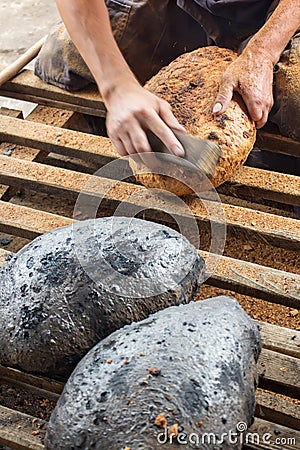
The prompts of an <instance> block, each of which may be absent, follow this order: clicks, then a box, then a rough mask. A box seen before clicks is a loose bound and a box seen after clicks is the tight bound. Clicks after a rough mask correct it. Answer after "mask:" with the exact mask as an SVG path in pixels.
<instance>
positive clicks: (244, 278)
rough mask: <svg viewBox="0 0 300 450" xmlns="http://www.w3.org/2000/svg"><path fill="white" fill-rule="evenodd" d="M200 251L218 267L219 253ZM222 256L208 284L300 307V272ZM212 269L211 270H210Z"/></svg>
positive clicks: (207, 261)
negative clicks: (215, 262) (291, 271)
mask: <svg viewBox="0 0 300 450" xmlns="http://www.w3.org/2000/svg"><path fill="white" fill-rule="evenodd" d="M200 254H201V255H202V256H203V258H204V259H205V260H206V263H207V266H208V269H209V266H210V264H212V267H214V264H213V261H214V259H213V258H218V256H216V255H214V256H212V255H209V253H208V252H204V251H202V250H201V251H200ZM209 257H210V259H211V260H212V262H211V263H209V260H208V258H209ZM219 258H220V259H219V262H218V265H217V267H214V272H213V273H212V274H211V276H210V278H209V279H208V280H207V281H206V283H207V284H209V285H211V286H215V287H219V288H223V289H228V290H233V291H235V292H239V293H240V294H244V295H249V296H250V297H256V298H261V299H263V300H267V301H269V302H272V303H279V304H283V305H285V306H290V307H291V308H299V307H300V276H299V275H296V274H292V273H289V272H284V271H281V270H276V269H273V268H271V267H265V266H261V265H259V264H254V263H250V262H246V261H242V260H237V259H234V258H229V257H228V256H221V257H219ZM208 272H209V273H210V271H209V270H208ZM293 349H294V347H293ZM299 350H300V349H299ZM294 351H295V349H294Z"/></svg>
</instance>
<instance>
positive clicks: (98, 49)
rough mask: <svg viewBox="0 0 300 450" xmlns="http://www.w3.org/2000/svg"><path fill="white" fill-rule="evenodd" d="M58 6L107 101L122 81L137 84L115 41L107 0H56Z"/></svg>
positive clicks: (72, 37)
mask: <svg viewBox="0 0 300 450" xmlns="http://www.w3.org/2000/svg"><path fill="white" fill-rule="evenodd" d="M56 3H57V6H58V9H59V12H60V14H61V17H62V19H63V21H64V23H65V25H66V28H67V30H68V32H69V34H70V36H71V39H72V40H73V42H74V44H75V45H76V47H77V49H78V50H79V52H80V54H81V55H82V57H83V59H84V60H85V62H86V64H87V65H88V67H89V69H90V70H91V72H92V74H93V76H94V78H95V80H96V82H97V84H98V87H99V90H100V92H101V94H102V95H103V97H104V98H106V97H109V95H110V94H111V92H112V91H113V90H114V89H115V88H116V87H117V86H118V85H120V84H122V82H123V83H125V82H128V81H132V82H136V80H135V78H134V75H133V74H132V72H131V71H130V69H129V67H128V65H127V63H126V61H125V60H124V58H123V55H122V54H121V52H120V50H119V48H118V46H117V44H116V42H115V40H114V37H113V34H112V30H111V26H110V20H109V15H108V11H107V8H106V5H105V3H104V0H56ZM125 80H126V81H125Z"/></svg>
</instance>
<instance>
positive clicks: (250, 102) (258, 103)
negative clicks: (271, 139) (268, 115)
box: [242, 95, 265, 123]
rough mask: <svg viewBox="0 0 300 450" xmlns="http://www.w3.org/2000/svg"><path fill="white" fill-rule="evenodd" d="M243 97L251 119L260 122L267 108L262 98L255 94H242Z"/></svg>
mask: <svg viewBox="0 0 300 450" xmlns="http://www.w3.org/2000/svg"><path fill="white" fill-rule="evenodd" d="M242 97H243V100H244V102H245V104H246V106H247V109H248V112H249V115H250V117H251V119H252V120H254V122H256V123H259V122H260V121H261V120H262V118H263V114H264V110H265V107H264V105H263V102H262V100H261V99H260V98H258V97H257V96H255V95H252V96H251V97H250V96H248V95H242Z"/></svg>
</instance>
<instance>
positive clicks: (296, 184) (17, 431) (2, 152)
mask: <svg viewBox="0 0 300 450" xmlns="http://www.w3.org/2000/svg"><path fill="white" fill-rule="evenodd" d="M0 95H1V96H7V97H10V98H17V99H21V100H25V101H32V102H36V103H38V106H37V107H36V108H35V109H34V111H33V112H32V113H31V114H30V115H29V116H28V117H27V118H26V120H24V119H22V118H21V116H20V113H19V112H16V111H13V110H6V109H2V111H1V113H2V115H1V116H0V183H2V185H1V186H0V232H4V233H8V234H12V235H15V236H18V237H22V238H26V239H30V240H31V239H34V238H35V237H36V236H39V235H41V234H43V233H45V232H47V231H49V230H51V229H53V228H56V227H59V226H63V225H68V224H70V223H72V219H71V218H69V217H64V216H62V215H55V214H52V213H49V212H45V211H42V210H39V209H36V208H34V207H28V206H21V205H17V204H14V203H12V202H10V199H11V198H12V197H13V196H14V194H15V193H16V192H17V191H19V190H22V189H30V190H34V191H37V192H43V193H47V194H54V195H55V196H62V197H65V198H67V199H73V200H76V198H77V196H78V194H79V193H80V191H81V190H82V188H83V187H84V186H85V185H86V183H87V182H88V181H90V180H91V175H90V174H89V173H86V172H87V171H86V170H83V169H84V168H86V167H87V166H89V165H91V164H92V165H93V164H94V165H95V166H97V167H100V166H102V165H104V164H106V163H107V162H109V161H112V160H114V159H115V158H117V157H118V156H117V153H116V151H115V150H114V148H113V146H112V144H111V142H110V140H109V139H108V138H106V137H103V136H94V135H90V134H89V133H86V132H80V131H74V130H71V129H69V128H70V127H72V126H73V125H74V123H75V122H76V120H77V119H78V120H79V116H78V114H79V113H86V114H93V115H98V116H100V117H104V116H105V107H104V105H103V103H102V100H101V98H100V97H99V94H98V93H97V92H96V90H94V89H93V88H91V89H89V90H86V91H84V92H81V93H76V94H72V93H69V92H65V91H62V90H60V89H58V88H54V87H51V86H48V85H45V84H44V83H42V82H41V81H40V80H39V79H38V78H36V77H35V76H34V75H33V73H32V72H31V71H28V70H25V71H23V72H22V73H21V74H19V75H18V76H17V77H15V78H14V79H13V80H12V81H10V82H7V83H6V84H5V85H3V86H2V87H1V88H0ZM256 145H257V146H259V147H260V148H264V149H266V150H267V151H269V152H276V153H282V154H287V155H293V156H298V157H300V144H299V143H297V142H295V141H293V140H291V139H288V138H284V137H282V136H280V135H279V134H276V133H274V132H271V131H264V132H262V133H260V134H259V136H258V139H257V144H256ZM50 154H51V155H53V154H55V155H63V156H67V157H73V158H76V161H77V163H76V164H77V165H76V167H75V168H73V169H72V170H71V169H70V168H65V167H64V168H61V167H56V166H54V165H52V164H51V161H52V160H51V155H50ZM48 155H50V157H49V156H48ZM52 159H53V158H52ZM113 184H114V182H113V180H110V179H108V178H101V177H94V180H93V189H95V193H98V194H99V193H100V194H101V193H104V192H105V193H106V195H105V208H107V210H111V211H112V212H113V211H114V209H115V207H116V206H117V205H118V204H119V203H120V202H124V201H125V202H129V204H130V202H131V200H130V199H128V194H133V193H136V194H137V195H136V196H135V200H134V202H135V203H134V204H135V205H136V204H139V206H141V207H143V208H145V209H147V214H146V215H145V218H146V219H149V220H151V219H155V220H159V219H160V215H159V209H160V207H161V209H162V210H163V209H164V210H167V211H168V212H169V213H170V214H173V215H176V216H177V217H180V216H181V215H182V214H184V212H183V211H181V210H180V208H179V207H178V206H175V205H174V204H172V203H171V202H169V203H168V199H167V197H166V198H165V199H164V198H159V199H158V198H157V197H156V198H154V197H155V195H154V194H152V193H151V192H149V191H147V190H146V189H145V188H144V187H142V186H139V185H137V184H135V183H133V182H130V181H128V182H119V184H118V187H117V188H114V189H111V190H110V191H109V189H108V188H109V187H110V186H112V185H113ZM219 193H220V195H221V198H224V199H226V202H225V203H224V205H223V207H224V213H225V217H226V221H227V228H228V233H229V234H230V233H233V234H238V233H241V234H243V233H246V234H247V236H248V237H249V239H254V240H255V239H261V240H263V241H264V242H265V243H266V244H270V245H272V246H278V247H280V248H285V249H288V250H293V251H299V250H300V221H299V220H297V219H296V218H291V217H286V216H283V215H280V205H293V206H300V177H297V176H292V175H285V174H281V173H275V172H272V171H266V170H261V169H257V168H251V167H246V166H244V167H243V168H241V169H240V170H239V171H238V172H237V173H236V174H235V175H234V176H233V177H232V178H231V179H230V180H229V181H228V182H227V183H225V184H224V185H223V186H222V187H220V189H219ZM236 198H239V199H240V200H242V203H240V204H239V206H237V205H236V202H235V201H234V200H235V199H236ZM260 199H264V200H268V201H272V202H274V205H275V206H274V208H273V212H267V211H266V210H264V209H263V208H260V207H259V202H260ZM250 201H251V202H252V206H251V208H250V207H249V204H248V202H250ZM253 201H254V204H255V202H256V203H257V206H258V208H257V209H253ZM153 202H155V210H154V209H151V206H153ZM185 202H186V204H187V205H188V207H189V208H190V210H191V211H192V212H193V214H194V217H195V219H196V221H197V223H198V224H200V225H201V226H203V227H204V228H205V227H207V226H208V221H209V217H208V214H207V212H206V210H205V208H204V207H203V205H202V204H201V202H200V200H199V199H197V198H195V197H193V196H187V197H186V198H185ZM241 204H242V205H243V206H240V205H241ZM271 209H272V208H271ZM163 221H164V223H166V222H168V219H167V218H166V217H165V216H164V218H163ZM199 251H200V253H201V255H202V256H203V257H204V258H205V259H206V258H207V257H208V256H209V253H208V252H205V251H203V250H199ZM9 254H10V253H9V252H8V251H6V250H3V249H0V264H1V265H3V264H4V263H5V260H6V258H7V256H9ZM207 284H210V285H212V286H216V287H221V288H223V289H228V290H231V291H235V292H237V293H241V294H246V295H248V296H252V297H255V298H259V299H262V300H266V301H268V302H274V303H278V304H282V305H285V306H289V307H292V308H299V305H300V276H299V275H297V274H294V273H289V272H285V271H282V270H275V269H273V268H270V267H267V266H262V265H258V264H253V263H250V262H247V261H243V260H237V259H233V258H229V257H227V256H222V257H221V258H220V261H219V263H218V266H217V268H216V271H215V272H214V273H213V274H212V275H211V277H210V278H209V279H208V280H207ZM259 325H260V326H261V330H262V337H263V351H262V354H261V357H260V360H259V365H258V374H259V389H258V391H257V407H256V420H255V423H254V425H253V426H252V428H251V431H253V432H259V433H260V434H263V433H266V432H268V433H270V434H271V435H272V442H273V444H271V445H270V444H264V443H262V442H260V444H256V443H249V444H247V445H246V446H245V447H244V448H245V449H260V450H262V449H266V450H267V449H268V450H269V449H278V450H279V449H294V450H296V449H298V448H299V447H300V432H299V423H300V422H299V419H300V411H299V407H298V406H297V405H296V404H295V403H294V402H293V399H299V398H300V363H299V358H300V332H297V331H294V330H291V329H286V328H282V327H278V326H275V325H271V324H268V323H264V322H260V323H259ZM0 382H2V383H6V384H10V385H11V386H17V387H22V388H23V389H25V390H27V391H28V392H31V393H36V394H42V395H44V396H45V397H46V398H49V399H52V400H54V401H55V400H57V398H58V396H59V394H60V393H61V391H62V389H63V383H60V382H57V381H54V380H49V379H46V378H43V377H37V376H34V375H29V374H26V373H22V372H20V371H17V370H15V369H11V368H7V367H1V366H0ZM278 393H279V394H283V395H284V396H285V397H283V396H278V395H277V394H278ZM45 427H46V423H44V422H43V421H42V420H40V419H36V418H34V417H31V416H28V415H26V414H24V413H21V412H19V411H17V409H13V410H12V409H9V408H6V407H4V406H0V445H1V444H2V445H7V446H9V447H11V448H14V449H17V450H29V449H32V450H38V449H43V448H44V446H43V436H44V430H45ZM36 430H42V431H41V432H39V433H35V431H36ZM278 430H279V431H280V434H278ZM32 433H33V434H32ZM276 439H278V443H275V440H276ZM284 439H285V440H284ZM104 450H105V449H104Z"/></svg>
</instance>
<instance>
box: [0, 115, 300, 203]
mask: <svg viewBox="0 0 300 450" xmlns="http://www.w3.org/2000/svg"><path fill="white" fill-rule="evenodd" d="M1 139H2V140H5V141H8V142H11V143H13V144H19V145H20V144H22V145H26V146H28V147H32V148H36V149H39V150H44V151H47V152H53V153H58V154H61V155H67V156H71V157H79V158H82V159H83V160H88V161H92V162H95V163H97V164H99V166H101V165H104V164H105V163H107V162H109V161H110V160H112V159H115V158H118V153H117V152H116V150H115V148H114V147H113V145H112V143H111V141H110V139H108V138H105V137H102V136H93V135H90V134H87V133H80V132H77V131H76V132H75V131H72V130H66V129H64V130H62V129H61V128H58V127H53V126H51V127H50V126H47V125H44V124H36V123H28V122H27V121H21V120H18V119H15V118H11V117H3V118H2V120H1V121H0V140H1ZM219 191H220V192H222V193H229V194H230V195H240V196H245V195H247V196H248V197H249V196H252V197H253V198H265V199H271V200H274V201H280V202H282V203H286V204H290V205H300V200H299V199H300V178H298V177H295V176H292V175H285V174H279V173H274V172H271V171H267V170H261V169H255V168H251V167H241V169H240V170H239V171H238V172H237V173H236V174H235V175H234V176H233V177H232V178H231V179H230V180H229V181H228V182H227V183H226V184H225V185H223V186H222V187H220V188H219Z"/></svg>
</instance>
